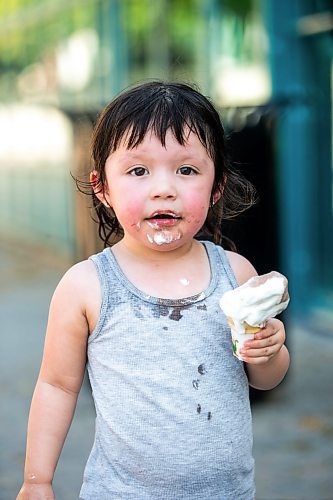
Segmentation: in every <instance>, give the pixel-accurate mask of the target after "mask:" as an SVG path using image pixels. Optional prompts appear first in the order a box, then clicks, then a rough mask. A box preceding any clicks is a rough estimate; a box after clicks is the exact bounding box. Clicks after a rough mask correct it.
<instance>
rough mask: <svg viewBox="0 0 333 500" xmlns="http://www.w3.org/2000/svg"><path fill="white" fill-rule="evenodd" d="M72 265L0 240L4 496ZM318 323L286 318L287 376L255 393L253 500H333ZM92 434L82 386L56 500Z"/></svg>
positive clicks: (324, 349)
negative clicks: (55, 302)
mask: <svg viewBox="0 0 333 500" xmlns="http://www.w3.org/2000/svg"><path fill="white" fill-rule="evenodd" d="M67 268H68V262H66V260H65V259H64V258H60V257H59V256H57V255H51V254H50V253H49V252H46V251H45V250H43V249H38V248H37V249H36V248H34V249H33V251H32V248H30V249H29V248H27V247H26V246H24V247H22V246H21V245H18V244H13V242H8V241H4V239H2V240H0V277H1V278H0V317H1V350H0V401H1V405H0V423H1V425H0V500H13V499H15V498H16V494H17V492H18V491H19V488H20V485H21V481H22V474H23V464H24V450H25V438H26V425H27V418H28V412H29V405H30V400H31V396H32V392H33V388H34V384H35V381H36V378H37V375H38V370H39V364H40V360H41V355H42V349H43V337H44V332H45V326H46V321H47V314H48V306H49V302H50V299H51V296H52V293H53V290H54V288H55V286H56V284H57V283H58V281H59V279H60V277H61V276H62V274H63V273H64V271H65V270H66V269H67ZM317 324H318V323H315V322H313V321H312V323H309V322H307V323H305V322H300V321H295V320H291V319H290V318H289V319H288V339H289V340H288V346H289V349H290V351H291V356H292V365H291V368H290V371H289V374H288V376H287V378H286V380H285V381H284V382H283V383H282V384H281V386H279V388H277V389H275V390H273V391H270V392H269V393H265V395H264V397H262V398H258V397H256V398H254V400H253V403H252V409H253V426H254V456H255V459H256V483H257V497H256V500H333V397H332V396H333V390H332V389H333V369H332V366H333V363H332V360H333V326H332V323H330V324H329V322H327V321H326V323H325V321H323V322H322V323H321V325H320V327H317V326H316V325H317ZM93 433H94V410H93V406H92V401H91V395H90V391H89V386H88V384H87V383H84V384H83V387H82V390H81V393H80V396H79V401H78V406H77V410H76V413H75V417H74V420H73V423H72V426H71V429H70V432H69V435H68V438H67V440H66V444H65V447H64V449H63V452H62V455H61V458H60V461H59V464H58V467H57V471H56V475H55V479H54V489H55V492H56V498H57V500H75V499H77V498H78V492H79V489H80V485H81V478H82V474H83V469H84V465H85V461H86V459H87V456H88V454H89V450H90V447H91V445H92V441H93ZM96 500H98V499H96ZM203 500H209V499H203ZM235 500H237V499H236V498H235Z"/></svg>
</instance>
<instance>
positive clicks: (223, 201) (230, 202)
mask: <svg viewBox="0 0 333 500" xmlns="http://www.w3.org/2000/svg"><path fill="white" fill-rule="evenodd" d="M148 130H152V131H153V132H154V133H155V134H156V136H157V137H158V138H159V139H160V141H161V143H162V145H163V146H164V145H165V136H166V133H167V131H168V130H171V132H172V133H173V135H174V136H175V138H176V139H177V141H178V142H179V143H180V144H181V145H184V144H185V143H186V137H187V134H188V130H190V131H192V132H194V133H195V134H196V135H197V136H198V138H199V139H200V141H201V143H202V144H203V146H204V147H205V149H206V151H207V153H208V154H209V156H210V157H211V159H212V160H213V163H214V168H215V177H214V183H213V188H212V193H215V192H216V191H217V190H220V191H221V193H222V192H223V195H222V196H221V198H220V200H219V201H218V202H217V203H216V204H215V205H214V206H213V204H212V203H211V207H210V209H209V212H208V216H207V219H206V222H205V224H204V226H203V228H202V230H201V231H200V236H201V237H206V238H208V239H212V240H213V241H214V242H215V243H216V244H221V243H222V234H221V224H222V218H230V217H234V216H235V215H238V214H239V213H241V212H243V211H244V210H246V209H247V208H248V207H249V206H251V205H252V204H253V201H254V189H253V187H252V185H251V184H250V183H249V182H248V181H246V180H245V179H244V178H243V177H242V176H241V175H240V174H239V173H237V172H236V171H235V170H234V169H233V168H231V166H230V162H229V158H228V155H227V152H226V145H225V132H224V129H223V125H222V123H221V120H220V117H219V114H218V112H217V111H216V109H215V108H214V106H213V105H212V104H211V102H210V100H209V99H208V98H206V97H205V96H203V95H202V94H201V93H200V92H198V91H197V90H196V89H195V88H194V87H191V86H189V85H186V84H183V83H164V82H158V81H153V82H148V83H143V84H140V85H138V86H135V87H133V88H130V89H128V90H126V91H125V92H123V93H122V94H120V95H119V96H118V97H116V98H115V99H113V100H112V101H111V102H110V104H108V106H107V107H106V108H105V109H104V110H103V111H102V112H101V114H100V115H99V117H98V120H97V123H96V125H95V129H94V134H93V139H92V157H93V163H94V165H93V168H94V169H95V170H96V171H97V173H98V176H99V181H100V185H101V191H103V189H104V185H105V163H106V160H107V158H108V157H109V155H110V154H111V153H112V152H114V151H115V150H116V149H117V147H118V146H119V144H120V142H121V141H123V140H124V139H126V144H127V147H128V148H129V149H131V148H135V147H136V146H137V145H138V144H140V143H141V142H142V141H143V139H144V137H145V135H146V133H147V131H148ZM77 185H78V187H79V189H80V186H81V187H82V185H83V183H82V182H80V181H78V180H77ZM89 188H90V189H89V194H91V195H92V198H93V206H94V209H95V211H96V214H97V219H98V220H97V222H98V224H99V235H100V237H101V239H102V240H103V241H104V244H105V246H108V245H110V244H112V243H113V242H114V241H115V238H118V237H120V236H122V234H123V232H122V228H121V226H120V224H119V222H118V220H117V217H116V216H115V214H114V212H113V210H112V208H110V207H106V206H104V205H103V203H101V202H100V201H99V200H98V198H97V197H96V195H95V193H94V192H93V190H92V186H91V185H90V184H89ZM81 190H83V189H81Z"/></svg>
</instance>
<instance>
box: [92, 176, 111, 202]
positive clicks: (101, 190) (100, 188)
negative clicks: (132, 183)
mask: <svg viewBox="0 0 333 500" xmlns="http://www.w3.org/2000/svg"><path fill="white" fill-rule="evenodd" d="M89 180H90V184H91V186H92V188H93V190H94V193H95V196H96V197H97V198H98V199H99V201H100V202H101V203H103V205H105V206H106V207H110V206H111V205H110V202H109V199H108V198H109V197H108V190H107V186H104V185H103V184H102V183H101V181H100V177H99V173H98V172H97V170H93V171H92V172H90V176H89Z"/></svg>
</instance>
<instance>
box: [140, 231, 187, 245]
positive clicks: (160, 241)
mask: <svg viewBox="0 0 333 500" xmlns="http://www.w3.org/2000/svg"><path fill="white" fill-rule="evenodd" d="M180 238H181V234H180V233H176V234H173V233H172V232H170V231H167V230H163V231H156V233H155V234H154V235H153V236H150V234H147V239H148V241H149V243H156V245H168V244H169V243H172V242H173V241H177V240H179V239H180Z"/></svg>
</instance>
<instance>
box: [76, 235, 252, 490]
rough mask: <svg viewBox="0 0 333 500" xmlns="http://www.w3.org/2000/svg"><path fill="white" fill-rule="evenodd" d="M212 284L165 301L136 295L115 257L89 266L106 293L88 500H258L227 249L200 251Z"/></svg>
mask: <svg viewBox="0 0 333 500" xmlns="http://www.w3.org/2000/svg"><path fill="white" fill-rule="evenodd" d="M204 245H205V248H206V251H207V254H208V257H209V261H210V267H211V280H210V284H209V286H208V288H207V289H206V290H204V291H203V292H202V293H200V294H198V295H196V296H193V297H189V298H186V299H178V300H166V299H160V298H156V297H151V296H148V295H146V294H145V293H143V292H142V291H140V290H138V289H137V288H136V287H135V286H134V285H133V284H132V283H131V282H130V281H129V280H128V279H127V278H126V276H125V275H124V273H123V272H122V270H121V268H120V267H119V265H118V264H117V261H116V259H115V257H114V256H113V254H112V250H111V249H110V248H107V249H105V250H104V251H103V252H101V253H99V254H97V255H94V256H92V257H91V259H92V261H93V262H94V263H95V265H96V268H97V272H98V275H99V278H100V282H101V287H102V305H101V312H100V317H99V321H98V324H97V326H96V328H95V330H94V331H93V332H92V334H91V335H90V337H89V340H88V365H87V367H88V373H89V378H90V383H91V387H92V394H93V398H94V403H95V407H96V433H95V441H94V444H93V448H92V451H91V453H90V456H89V459H88V462H87V465H86V468H85V473H84V479H83V485H82V488H81V493H80V499H84V500H88V499H89V500H113V499H115V500H118V499H119V500H122V499H126V500H150V499H165V500H169V499H191V500H192V499H194V500H196V499H198V500H199V499H200V500H212V499H220V500H252V499H253V498H254V494H255V492H254V461H253V457H252V422H251V411H250V404H249V395H248V381H247V377H246V374H245V372H244V367H243V363H242V362H241V361H239V360H238V359H237V358H235V357H234V356H233V354H232V343H231V340H230V330H229V328H228V325H227V322H226V318H225V316H224V314H223V313H222V311H221V309H220V307H219V299H220V297H221V296H222V295H223V293H224V292H225V291H226V290H228V289H230V288H234V287H236V286H237V282H236V279H235V276H234V274H233V272H232V270H231V268H230V265H229V262H228V259H227V257H226V254H225V252H224V250H223V249H222V248H221V247H218V246H216V245H214V244H213V243H210V242H204Z"/></svg>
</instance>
